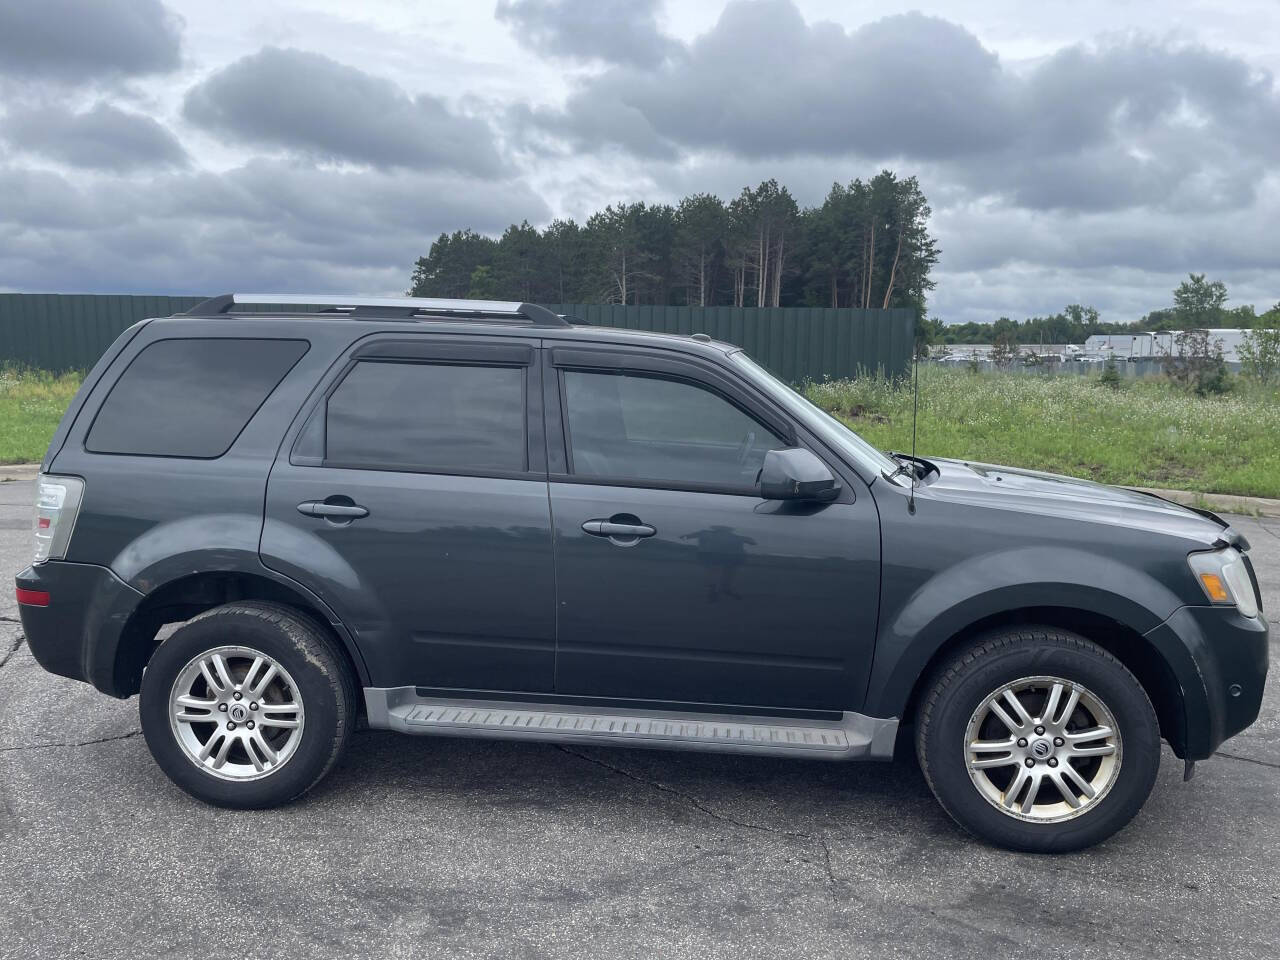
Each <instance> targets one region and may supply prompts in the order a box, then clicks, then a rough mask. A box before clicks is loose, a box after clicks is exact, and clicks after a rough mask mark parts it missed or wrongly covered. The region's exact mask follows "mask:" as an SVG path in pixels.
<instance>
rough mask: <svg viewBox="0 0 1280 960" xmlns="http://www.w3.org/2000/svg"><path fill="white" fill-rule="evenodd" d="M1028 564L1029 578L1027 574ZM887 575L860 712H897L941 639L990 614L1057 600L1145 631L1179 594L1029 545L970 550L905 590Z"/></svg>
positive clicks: (1135, 575)
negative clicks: (971, 554) (971, 552)
mask: <svg viewBox="0 0 1280 960" xmlns="http://www.w3.org/2000/svg"><path fill="white" fill-rule="evenodd" d="M1032 571H1034V572H1035V573H1036V574H1037V577H1036V579H1035V580H1032V581H1028V580H1027V575H1028V573H1029V572H1032ZM894 586H895V585H894V584H893V583H892V582H891V581H890V579H889V578H888V577H886V578H885V579H884V582H883V583H882V586H881V611H882V613H881V620H880V623H881V626H880V632H879V636H878V637H877V641H876V653H875V659H874V661H873V663H872V669H871V676H870V679H869V683H868V686H867V695H866V698H865V703H864V707H863V712H864V713H867V714H868V715H870V716H875V717H901V716H902V714H903V711H904V710H905V709H906V706H907V701H908V699H909V698H910V696H911V691H912V689H913V687H914V686H915V683H916V681H917V680H918V679H919V678H920V676H921V674H922V673H923V672H924V670H925V669H926V667H927V665H928V663H929V661H930V660H931V659H932V658H933V656H934V654H936V653H937V652H938V650H939V649H941V647H942V645H943V644H944V643H946V642H947V641H948V640H949V639H951V638H952V637H954V636H956V635H957V634H958V633H960V632H961V631H963V630H965V629H966V628H967V627H970V626H972V625H973V624H975V623H978V622H979V621H981V620H984V619H986V618H988V617H991V616H995V615H997V614H1002V613H1008V612H1011V611H1016V610H1023V609H1028V608H1031V607H1059V608H1069V609H1077V610H1087V611H1089V612H1091V613H1096V614H1101V615H1102V616H1104V617H1108V618H1109V619H1112V620H1115V621H1117V622H1119V623H1122V624H1124V625H1125V626H1127V627H1129V628H1130V629H1132V630H1133V631H1134V632H1136V633H1138V634H1145V633H1147V632H1148V631H1150V630H1152V629H1154V628H1155V627H1157V626H1158V625H1159V624H1161V623H1162V622H1164V621H1165V620H1166V619H1167V618H1168V617H1169V616H1170V614H1172V613H1173V612H1174V611H1175V610H1176V609H1178V608H1179V607H1180V606H1182V603H1183V601H1182V600H1181V599H1180V598H1179V597H1178V596H1177V595H1176V594H1174V593H1173V592H1172V591H1171V590H1169V588H1168V587H1166V586H1164V585H1163V584H1162V583H1160V582H1159V581H1158V580H1156V579H1155V578H1153V577H1151V576H1150V575H1149V574H1146V573H1144V572H1142V571H1141V570H1137V569H1134V568H1133V567H1130V566H1126V565H1125V564H1123V563H1120V562H1119V561H1117V560H1115V559H1113V558H1111V557H1108V556H1106V555H1103V554H1100V553H1093V552H1090V551H1087V550H1082V549H1078V548H1070V547H1068V548H1064V547H1058V546H1028V547H1019V548H1016V549H1010V550H1003V551H995V552H991V553H985V554H980V555H978V556H974V557H970V558H968V559H966V560H964V561H962V562H960V563H958V564H955V565H954V566H951V567H948V568H946V569H945V570H942V571H938V572H935V573H934V574H933V575H932V576H928V577H927V578H926V579H923V580H922V581H921V582H919V583H917V584H915V585H913V587H912V588H911V589H910V591H909V592H907V591H905V590H902V589H901V588H899V590H898V591H897V592H895V591H894V589H893V588H894Z"/></svg>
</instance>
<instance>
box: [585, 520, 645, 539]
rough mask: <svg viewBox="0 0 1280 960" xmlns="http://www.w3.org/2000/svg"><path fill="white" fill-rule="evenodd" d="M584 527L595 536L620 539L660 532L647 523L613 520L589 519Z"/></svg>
mask: <svg viewBox="0 0 1280 960" xmlns="http://www.w3.org/2000/svg"><path fill="white" fill-rule="evenodd" d="M582 529H583V531H584V532H585V533H589V534H591V535H592V536H593V537H610V538H612V537H617V538H618V539H619V540H630V539H632V538H635V537H652V536H653V535H654V534H655V533H657V532H658V531H657V530H655V529H654V528H653V527H651V526H649V525H648V524H647V523H615V522H614V521H612V520H588V521H586V522H585V523H584V524H583V525H582Z"/></svg>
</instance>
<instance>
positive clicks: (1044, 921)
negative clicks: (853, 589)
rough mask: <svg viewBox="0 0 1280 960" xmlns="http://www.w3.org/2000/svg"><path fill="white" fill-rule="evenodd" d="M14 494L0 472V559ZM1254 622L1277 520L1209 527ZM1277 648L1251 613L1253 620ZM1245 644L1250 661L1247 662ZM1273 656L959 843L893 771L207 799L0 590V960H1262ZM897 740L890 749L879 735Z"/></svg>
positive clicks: (401, 757) (459, 754) (461, 767)
mask: <svg viewBox="0 0 1280 960" xmlns="http://www.w3.org/2000/svg"><path fill="white" fill-rule="evenodd" d="M31 497H32V490H31V483H30V481H19V482H12V483H0V573H2V574H3V575H4V577H5V578H6V579H5V583H11V582H12V581H11V580H9V579H7V578H8V577H10V576H11V575H12V574H13V573H15V572H16V571H17V570H18V569H20V568H21V567H22V566H23V565H25V563H26V562H27V558H28V554H29V550H30V523H31V506H30V504H31ZM1233 519H1234V522H1235V523H1236V524H1237V526H1238V527H1239V529H1241V530H1242V531H1244V532H1245V534H1246V535H1247V536H1248V537H1249V539H1250V540H1251V541H1252V542H1253V544H1254V553H1253V556H1254V560H1255V563H1256V564H1257V566H1258V568H1259V572H1260V575H1261V580H1262V583H1263V593H1264V603H1265V606H1266V608H1267V614H1266V615H1267V616H1269V617H1270V618H1271V619H1272V622H1273V623H1276V621H1277V617H1278V616H1280V614H1278V612H1280V520H1273V519H1263V520H1257V519H1251V518H1247V517H1240V518H1233ZM1273 634H1274V635H1276V636H1277V637H1280V629H1276V628H1273ZM1275 643H1276V640H1273V647H1272V660H1273V662H1274V661H1275V660H1276V646H1275ZM1277 687H1280V671H1277V670H1273V671H1272V674H1271V677H1270V681H1269V684H1268V688H1269V689H1268V694H1267V698H1266V700H1265V702H1264V705H1263V716H1262V718H1261V719H1260V721H1259V722H1258V723H1257V724H1256V725H1255V726H1253V727H1252V728H1250V729H1249V730H1248V731H1246V732H1245V733H1243V734H1241V735H1240V736H1238V737H1236V738H1235V739H1233V740H1231V741H1229V742H1228V743H1227V744H1226V745H1225V746H1224V747H1223V752H1222V754H1221V755H1220V756H1218V757H1215V758H1214V759H1213V760H1212V761H1210V762H1206V763H1202V764H1200V765H1199V768H1198V771H1197V774H1196V777H1195V779H1194V780H1192V782H1190V783H1186V784H1184V783H1183V782H1182V764H1181V763H1180V762H1179V761H1178V760H1177V759H1176V758H1175V757H1174V756H1173V754H1172V753H1170V752H1169V751H1168V749H1167V748H1166V750H1165V755H1164V762H1163V764H1162V766H1161V769H1160V777H1159V781H1158V783H1157V784H1156V788H1155V792H1154V793H1153V795H1152V797H1151V799H1150V800H1149V801H1148V803H1147V805H1146V807H1145V809H1144V810H1143V811H1142V813H1141V814H1140V815H1139V816H1138V819H1137V820H1136V821H1134V823H1133V824H1132V825H1130V827H1129V828H1128V829H1126V830H1125V831H1123V832H1122V833H1121V834H1119V835H1118V836H1117V837H1115V838H1113V839H1112V840H1110V841H1108V842H1107V843H1105V844H1103V845H1102V846H1100V847H1097V848H1094V849H1093V850H1089V851H1086V852H1083V853H1079V854H1072V855H1068V856H1058V857H1036V856H1030V855H1020V854H1012V853H1007V852H1004V851H1001V850H996V849H992V848H990V847H986V846H983V845H981V844H979V843H977V842H975V841H973V840H971V839H970V838H968V837H967V836H966V835H965V834H964V833H962V832H961V831H960V830H959V828H957V827H955V826H954V825H953V824H952V823H951V821H950V820H949V819H948V818H947V817H946V815H945V814H943V812H942V810H941V809H940V808H939V807H938V806H937V804H936V803H935V802H934V800H933V798H932V796H931V795H930V794H929V791H928V789H927V788H926V786H925V784H924V781H923V779H922V778H921V776H920V773H919V771H918V770H917V769H916V767H915V764H914V761H913V760H912V758H911V757H910V756H909V755H904V756H903V757H902V758H901V759H900V760H898V761H895V762H894V763H892V764H824V763H820V762H811V761H798V760H782V759H772V758H757V757H742V756H738V757H730V756H712V755H699V754H692V753H660V752H650V751H638V750H636V751H632V750H611V749H605V748H590V749H587V748H577V747H574V748H570V749H564V748H560V747H556V746H549V745H539V744H516V743H502V742H484V741H479V740H449V739H435V738H426V737H402V736H398V735H396V734H391V733H384V732H370V731H363V732H359V733H357V734H356V736H355V739H354V742H353V744H352V748H351V749H350V750H349V751H348V753H347V754H346V756H345V758H344V759H343V760H342V761H341V762H340V763H339V765H338V767H337V768H336V769H335V770H334V771H333V772H332V773H331V774H330V775H329V777H328V779H327V780H326V781H324V782H323V783H322V784H321V785H320V787H319V788H317V789H316V790H314V791H313V792H312V793H311V794H309V795H308V796H307V797H306V798H304V799H303V800H301V801H300V802H298V803H296V804H294V805H293V806H290V807H288V808H285V809H280V810H274V811H267V812H261V813H246V812H238V811H229V810H216V809H213V808H211V807H207V806H204V805H202V804H200V803H198V802H197V801H195V800H192V799H190V798H188V797H187V796H186V795H185V794H183V793H181V792H180V791H178V789H177V788H176V787H173V786H172V785H171V784H170V783H169V782H168V780H166V779H165V777H164V775H163V774H161V773H160V771H159V769H158V768H157V767H156V766H155V765H154V764H153V763H152V762H151V758H150V755H149V754H148V752H147V749H146V744H145V743H144V742H143V740H142V737H141V735H140V733H139V730H138V718H137V702H136V700H130V701H127V702H122V701H118V700H113V699H110V698H108V697H105V696H103V695H101V694H99V693H97V692H96V691H94V690H93V689H91V688H90V687H88V686H87V685H84V684H80V683H75V682H73V681H70V680H64V679H61V678H58V677H54V676H51V675H49V674H46V673H45V672H44V671H42V670H41V669H40V668H39V666H38V665H37V664H36V663H35V662H34V661H33V660H32V658H31V655H30V653H29V652H28V651H27V649H26V647H25V645H24V644H23V642H22V633H21V628H20V624H19V623H18V622H17V611H16V605H15V601H14V596H13V590H12V587H10V586H5V587H4V588H3V590H0V957H3V958H23V960H26V958H33V957H59V958H61V957H80V956H87V957H95V958H114V957H128V958H144V957H175V958H176V957H183V958H186V957H197V956H198V957H210V958H222V957H226V958H236V960H249V958H255V957H269V958H273V960H287V958H293V957H357V956H359V957H363V956H376V957H492V958H504V960H505V958H521V957H528V958H541V957H582V958H600V957H635V958H646V960H654V958H659V960H674V958H682V957H697V958H707V957H732V958H746V957H761V958H784V957H840V958H854V957H877V958H881V957H884V958H887V957H919V958H925V957H928V958H935V957H956V958H967V957H974V958H979V957H980V958H983V960H987V958H990V957H996V956H999V957H1028V956H1029V957H1036V958H1052V957H1073V958H1089V957H1108V958H1110V957H1157V958H1160V960H1173V958H1179V957H1196V958H1201V957H1233V958H1241V960H1243V958H1268V960H1274V958H1276V957H1277V956H1280V690H1277ZM908 753H909V751H908Z"/></svg>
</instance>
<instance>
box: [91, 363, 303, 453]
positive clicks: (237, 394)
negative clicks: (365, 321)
mask: <svg viewBox="0 0 1280 960" xmlns="http://www.w3.org/2000/svg"><path fill="white" fill-rule="evenodd" d="M306 352H307V342H306V341H305V340H232V339H216V340H215V339H192V340H159V341H157V342H156V343H153V344H151V346H149V347H147V348H146V349H144V350H143V351H142V352H141V353H139V354H138V355H137V356H136V357H134V358H133V362H132V363H130V364H129V366H128V367H127V368H126V369H125V371H124V373H122V374H121V375H120V379H119V380H118V381H117V382H116V385H115V386H114V387H112V388H111V393H110V394H108V396H107V399H106V402H105V403H103V404H102V409H101V410H99V411H98V416H97V418H96V419H95V420H94V421H93V427H92V428H91V429H90V430H89V436H88V438H87V439H86V440H85V447H87V448H88V449H89V450H91V451H93V452H94V453H129V454H142V455H145V456H161V457H199V458H211V457H220V456H222V455H223V454H224V453H226V452H227V450H228V449H230V447H231V444H232V443H234V442H235V439H236V437H237V436H239V435H240V431H241V430H243V429H244V427H245V424H247V423H248V422H249V418H250V417H252V416H253V415H254V413H255V412H257V409H258V407H260V406H262V402H263V401H264V400H266V399H267V397H268V396H270V394H271V391H272V390H274V389H275V388H276V385H277V384H278V383H279V382H280V381H281V380H283V379H284V375H285V374H286V373H288V372H289V370H290V368H291V367H292V366H293V365H294V364H295V363H297V362H298V358H299V357H301V356H302V355H303V354H304V353H306Z"/></svg>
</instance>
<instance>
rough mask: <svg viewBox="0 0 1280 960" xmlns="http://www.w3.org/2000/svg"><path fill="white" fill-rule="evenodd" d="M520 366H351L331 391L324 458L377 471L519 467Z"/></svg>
mask: <svg viewBox="0 0 1280 960" xmlns="http://www.w3.org/2000/svg"><path fill="white" fill-rule="evenodd" d="M524 417H525V414H524V368H523V367H475V366H461V365H458V366H454V365H446V364H427V363H381V362H377V361H372V360H365V361H362V362H360V363H358V364H356V365H355V366H354V367H353V368H352V369H351V372H350V373H348V374H347V376H346V378H345V379H344V380H343V381H342V383H341V385H339V387H338V389H337V390H335V391H334V392H333V394H332V395H331V396H330V397H329V409H328V417H327V425H326V441H325V462H326V463H332V464H345V465H351V466H365V467H377V468H383V469H391V470H395V469H405V470H424V471H431V470H442V471H460V472H467V471H472V470H476V471H481V470H497V471H503V472H506V471H522V470H524V469H525V439H524Z"/></svg>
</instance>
